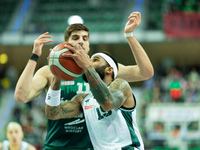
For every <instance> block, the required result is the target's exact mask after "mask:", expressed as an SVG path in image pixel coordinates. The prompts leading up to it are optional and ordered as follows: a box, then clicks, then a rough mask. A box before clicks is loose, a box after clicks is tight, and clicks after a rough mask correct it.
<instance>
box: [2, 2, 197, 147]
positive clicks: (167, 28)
mask: <svg viewBox="0 0 200 150" xmlns="http://www.w3.org/2000/svg"><path fill="white" fill-rule="evenodd" d="M133 11H139V12H140V13H141V16H142V23H141V24H140V26H138V27H137V28H136V30H135V31H134V36H135V37H136V39H137V40H138V41H139V42H140V43H141V45H142V46H143V48H144V49H145V51H146V53H147V54H148V56H149V58H150V60H151V62H152V64H153V66H154V71H155V75H154V76H153V77H152V78H151V79H149V80H146V81H144V82H137V83H130V84H131V86H132V89H133V93H134V94H135V96H136V98H137V121H138V126H139V128H140V132H141V134H142V137H143V140H144V144H145V147H146V150H199V149H200V142H199V141H200V0H123V1H122V0H1V1H0V142H2V141H3V140H5V139H6V126H7V124H8V122H10V121H17V122H19V123H20V124H21V125H22V126H23V130H24V132H25V137H24V141H27V142H29V143H31V144H33V145H34V146H36V147H37V149H38V150H41V149H42V148H43V143H44V139H45V135H46V118H45V116H44V106H45V103H44V97H45V92H43V93H42V94H41V95H40V96H39V97H37V98H36V99H35V100H33V101H32V102H29V103H27V104H23V103H19V102H16V101H15V99H14V97H13V92H14V88H15V85H16V82H17V80H18V78H19V76H20V74H21V73H22V71H23V69H24V67H25V65H26V63H27V61H28V59H29V57H30V55H31V52H32V46H33V41H34V40H35V39H36V38H37V37H38V36H39V35H40V34H42V33H44V32H46V31H48V32H50V35H52V36H53V42H52V43H50V44H46V45H45V46H44V48H43V54H42V56H41V57H40V58H39V61H38V64H37V69H38V68H40V67H42V66H43V65H46V64H47V59H46V58H47V56H48V53H49V49H50V48H53V47H54V46H55V45H57V44H59V43H62V42H64V36H63V33H64V30H65V29H66V27H67V26H68V25H69V22H70V19H73V18H75V19H78V21H80V19H81V21H83V23H84V24H85V25H86V26H87V27H89V29H90V44H91V51H90V55H91V54H93V53H95V52H98V51H108V52H110V53H111V54H112V55H114V56H115V57H116V58H117V59H118V61H119V62H120V63H122V64H124V65H132V64H135V60H134V57H133V55H132V53H131V50H130V48H129V46H128V43H127V40H126V39H125V37H124V35H123V33H124V26H125V24H126V22H127V21H128V16H129V14H130V13H131V12H133ZM76 21H77V20H75V22H76ZM72 22H73V20H72ZM37 69H36V70H37Z"/></svg>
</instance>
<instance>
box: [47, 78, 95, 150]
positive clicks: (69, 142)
mask: <svg viewBox="0 0 200 150" xmlns="http://www.w3.org/2000/svg"><path fill="white" fill-rule="evenodd" d="M89 92H90V87H89V84H88V83H86V82H85V81H84V80H83V79H82V77H79V78H77V79H75V80H73V81H62V83H61V101H65V100H70V99H71V98H72V97H74V96H75V95H76V94H79V93H89ZM45 147H46V148H49V149H51V148H54V147H55V148H61V149H73V148H74V149H76V148H77V149H81V148H91V147H92V144H91V142H90V138H89V134H88V131H87V127H86V123H85V118H84V115H83V114H81V115H79V116H76V117H74V118H71V119H59V120H49V119H48V122H47V136H46V140H45Z"/></svg>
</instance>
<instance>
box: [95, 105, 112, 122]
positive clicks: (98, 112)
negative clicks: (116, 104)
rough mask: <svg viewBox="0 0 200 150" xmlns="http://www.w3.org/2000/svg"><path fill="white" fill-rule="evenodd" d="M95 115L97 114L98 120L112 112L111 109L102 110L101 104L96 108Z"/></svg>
mask: <svg viewBox="0 0 200 150" xmlns="http://www.w3.org/2000/svg"><path fill="white" fill-rule="evenodd" d="M96 111H97V115H98V120H101V119H103V118H104V117H108V116H110V115H111V114H112V111H111V110H109V111H104V110H103V109H102V108H101V106H100V107H99V108H96ZM101 112H102V113H101Z"/></svg>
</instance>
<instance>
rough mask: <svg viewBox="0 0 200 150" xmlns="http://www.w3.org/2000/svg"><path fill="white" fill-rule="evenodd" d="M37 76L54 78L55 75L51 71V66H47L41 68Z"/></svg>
mask: <svg viewBox="0 0 200 150" xmlns="http://www.w3.org/2000/svg"><path fill="white" fill-rule="evenodd" d="M36 74H37V75H41V76H46V77H48V78H49V77H51V78H52V77H53V74H52V73H51V71H50V69H49V66H48V65H45V66H43V67H41V68H39V69H38V70H37V72H36Z"/></svg>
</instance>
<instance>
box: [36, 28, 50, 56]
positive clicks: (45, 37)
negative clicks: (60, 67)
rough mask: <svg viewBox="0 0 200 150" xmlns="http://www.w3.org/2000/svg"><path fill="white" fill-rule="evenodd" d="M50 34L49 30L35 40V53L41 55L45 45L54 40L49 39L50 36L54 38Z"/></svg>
mask: <svg viewBox="0 0 200 150" xmlns="http://www.w3.org/2000/svg"><path fill="white" fill-rule="evenodd" d="M48 34H49V32H46V33H44V34H41V35H40V36H39V37H38V38H37V39H36V40H34V46H33V53H34V54H36V55H38V56H41V54H42V47H43V45H44V44H46V43H50V42H52V41H53V40H51V39H49V38H52V36H51V35H48Z"/></svg>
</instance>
